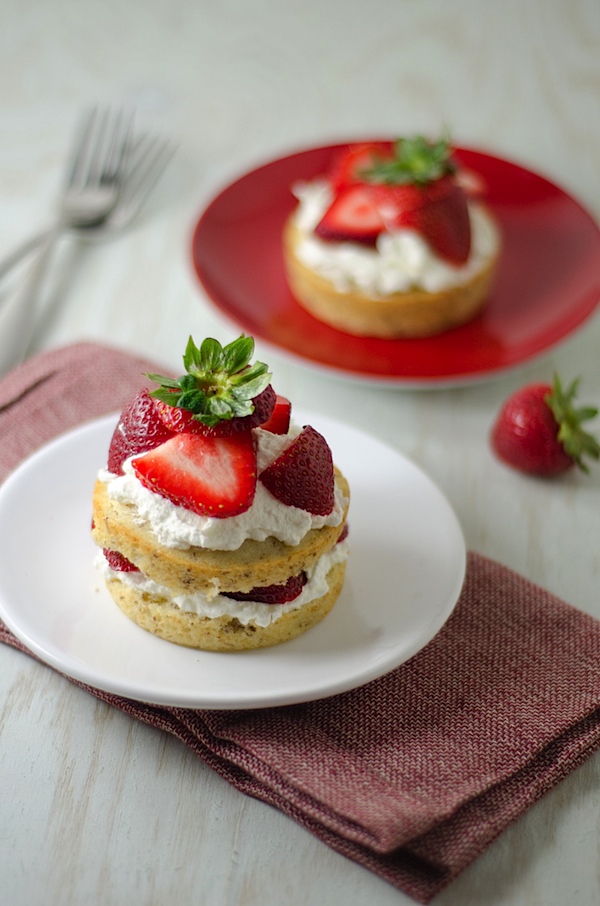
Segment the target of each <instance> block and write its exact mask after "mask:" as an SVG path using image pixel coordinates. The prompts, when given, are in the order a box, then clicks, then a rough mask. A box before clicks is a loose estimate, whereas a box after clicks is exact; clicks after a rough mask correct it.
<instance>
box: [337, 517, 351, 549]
mask: <svg viewBox="0 0 600 906" xmlns="http://www.w3.org/2000/svg"><path fill="white" fill-rule="evenodd" d="M349 534H350V526H349V525H348V523H347V522H345V523H344V528H343V529H342V531H341V534H340V536H339V538H338V540H337V541H336V544H341V543H342V541H345V540H346V538H347V537H348V535H349Z"/></svg>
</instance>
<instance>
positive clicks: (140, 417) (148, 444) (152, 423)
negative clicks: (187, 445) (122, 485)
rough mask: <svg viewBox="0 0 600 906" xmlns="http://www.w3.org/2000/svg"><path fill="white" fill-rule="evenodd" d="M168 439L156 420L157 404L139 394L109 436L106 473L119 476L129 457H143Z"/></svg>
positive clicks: (146, 393) (147, 395)
mask: <svg viewBox="0 0 600 906" xmlns="http://www.w3.org/2000/svg"><path fill="white" fill-rule="evenodd" d="M170 437H171V431H169V430H168V428H166V427H165V425H164V423H163V422H162V421H161V419H160V418H159V416H158V410H157V401H156V400H154V399H152V397H151V396H150V393H149V391H148V390H140V392H139V393H136V395H135V396H134V397H133V399H132V400H131V402H130V403H129V404H128V405H127V406H126V407H125V409H124V410H123V412H122V413H121V417H120V418H119V423H118V425H117V427H116V428H115V430H114V432H113V436H112V439H111V441H110V446H109V449H108V470H109V471H110V472H112V473H113V474H114V475H122V474H123V468H122V465H123V462H124V461H125V460H126V459H128V458H129V457H130V456H134V455H135V454H139V453H146V452H147V451H148V450H152V449H153V448H154V447H158V446H159V444H163V443H164V442H165V441H166V440H168V439H169V438H170Z"/></svg>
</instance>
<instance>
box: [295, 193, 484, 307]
mask: <svg viewBox="0 0 600 906" xmlns="http://www.w3.org/2000/svg"><path fill="white" fill-rule="evenodd" d="M293 192H294V195H295V196H296V198H297V199H298V207H297V209H296V211H295V213H294V215H293V216H294V223H295V225H296V227H297V228H298V230H299V232H300V234H301V237H302V238H301V241H300V242H299V243H298V245H297V247H296V248H295V249H294V254H295V255H296V257H297V258H298V260H299V261H300V262H301V263H302V264H304V265H305V266H306V267H308V268H310V270H312V271H315V273H317V274H319V275H320V276H322V277H324V278H325V279H326V280H329V281H330V282H331V283H332V284H333V285H334V286H335V288H336V289H337V290H338V291H339V292H352V291H356V290H358V291H360V292H364V293H366V294H367V295H370V296H375V297H377V298H385V297H386V296H390V295H392V294H393V293H398V292H408V291H410V290H419V289H420V290H425V292H429V293H436V292H440V291H442V290H445V289H450V288H451V287H453V286H456V285H459V284H462V283H465V282H467V281H468V280H469V278H470V277H472V276H474V275H475V274H476V273H478V272H479V271H480V270H482V269H483V268H484V267H485V266H486V264H488V263H489V262H490V261H491V260H492V258H493V257H494V256H495V255H496V254H497V253H498V250H499V246H500V235H499V232H498V229H497V227H496V224H495V223H494V221H493V219H492V218H491V217H490V215H489V214H488V213H487V211H486V210H485V208H484V207H483V206H482V205H481V204H477V203H476V202H472V201H470V202H469V215H470V219H471V251H470V254H469V258H468V259H467V261H466V263H465V264H463V265H461V266H459V267H456V266H453V265H452V264H450V263H448V262H447V261H444V260H442V259H441V258H438V257H437V255H435V254H434V252H433V251H432V249H431V247H430V246H429V245H428V243H427V242H426V241H425V240H424V239H423V237H422V236H421V235H420V234H419V233H418V232H416V231H415V230H411V229H401V230H395V231H393V232H385V233H381V235H380V236H379V237H378V239H377V244H376V247H375V248H372V247H369V246H365V245H361V244H360V243H356V242H326V241H324V240H321V239H319V238H318V237H317V236H315V234H314V232H313V230H314V228H315V227H316V225H317V224H318V223H319V221H320V220H321V218H322V216H323V214H324V213H325V211H326V210H327V208H328V207H329V205H330V204H331V202H332V200H333V194H332V191H331V187H330V185H329V183H328V182H327V180H325V179H316V180H313V181H311V182H302V183H298V184H296V185H294V186H293Z"/></svg>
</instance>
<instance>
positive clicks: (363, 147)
mask: <svg viewBox="0 0 600 906" xmlns="http://www.w3.org/2000/svg"><path fill="white" fill-rule="evenodd" d="M393 153H394V152H393V145H392V143H391V142H362V143H360V144H356V145H348V147H347V148H344V149H343V150H342V151H339V152H338V153H337V154H336V155H335V157H334V158H333V160H332V162H331V165H330V167H329V172H328V174H327V175H328V178H329V181H330V182H331V184H332V186H333V189H334V191H335V192H338V191H339V190H340V189H343V188H345V187H346V186H353V185H356V184H357V183H364V173H365V171H366V170H369V169H370V168H371V167H373V166H374V165H375V164H377V163H379V162H380V161H384V160H391V159H392V158H393Z"/></svg>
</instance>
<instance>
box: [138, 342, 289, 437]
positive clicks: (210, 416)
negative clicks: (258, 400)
mask: <svg viewBox="0 0 600 906" xmlns="http://www.w3.org/2000/svg"><path fill="white" fill-rule="evenodd" d="M253 353H254V340H253V339H252V337H246V336H244V335H243V334H242V335H241V336H240V337H238V338H237V340H234V341H233V342H232V343H229V344H228V345H227V346H222V345H221V344H220V343H219V341H218V340H215V339H213V338H212V337H208V338H207V339H205V340H203V342H202V344H201V345H200V346H199V347H198V346H196V344H195V343H194V340H193V339H192V337H190V338H189V340H188V344H187V347H186V350H185V354H184V356H183V364H184V367H185V369H186V373H185V374H184V375H182V376H181V377H180V378H178V379H176V380H174V379H173V378H168V377H165V376H164V375H161V374H148V375H146V376H147V377H148V378H149V379H150V380H151V381H154V382H155V383H157V384H159V385H160V386H159V387H158V388H157V389H156V390H153V391H152V392H151V394H150V396H152V397H154V398H155V399H158V400H161V402H163V403H167V405H169V406H173V407H177V408H179V409H185V410H186V411H188V412H191V413H192V416H193V418H194V419H196V420H197V421H199V422H202V423H203V424H205V425H208V426H211V427H212V426H214V425H216V424H218V423H219V422H220V421H228V420H230V419H232V418H238V417H243V416H246V415H251V414H252V413H253V412H254V405H253V403H252V400H253V399H254V398H255V397H256V396H258V395H259V393H262V391H263V390H265V389H266V387H268V385H269V383H270V380H271V373H270V372H269V370H268V368H267V366H266V365H265V364H264V362H255V363H254V364H252V365H251V364H250V360H251V358H252V355H253Z"/></svg>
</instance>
